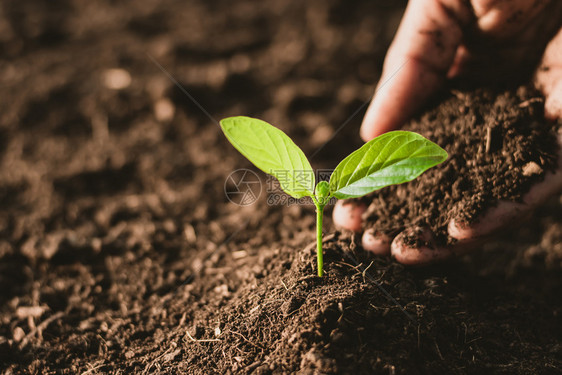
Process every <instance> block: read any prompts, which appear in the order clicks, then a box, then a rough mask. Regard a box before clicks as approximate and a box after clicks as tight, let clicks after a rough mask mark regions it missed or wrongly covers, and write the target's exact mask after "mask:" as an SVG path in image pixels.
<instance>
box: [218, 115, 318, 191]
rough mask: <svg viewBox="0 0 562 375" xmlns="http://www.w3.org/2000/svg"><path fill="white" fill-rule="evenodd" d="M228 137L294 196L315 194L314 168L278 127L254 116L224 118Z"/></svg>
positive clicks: (225, 131) (238, 148)
mask: <svg viewBox="0 0 562 375" xmlns="http://www.w3.org/2000/svg"><path fill="white" fill-rule="evenodd" d="M220 125H221V128H222V130H223V132H224V134H225V135H226V138H228V140H229V141H230V143H232V145H233V146H234V147H235V148H236V149H237V150H238V151H240V153H241V154H242V155H244V156H245V157H246V158H248V160H250V161H251V162H252V163H253V164H254V165H255V166H256V167H258V168H259V169H261V170H262V171H264V172H265V173H268V174H270V175H272V176H274V177H276V178H277V179H278V180H279V184H280V185H281V188H282V189H283V190H284V191H285V192H286V193H287V194H289V195H290V196H292V197H294V198H302V197H306V196H312V195H313V192H314V182H315V179H314V171H313V169H312V167H311V166H310V163H309V161H308V159H307V158H306V156H305V155H304V153H303V152H302V150H301V149H300V148H299V147H298V146H297V145H295V143H294V142H293V141H292V140H291V138H289V137H288V136H287V134H285V133H283V132H282V131H281V130H279V129H277V128H276V127H274V126H272V125H270V124H268V123H267V122H265V121H262V120H258V119H255V118H251V117H244V116H238V117H229V118H225V119H223V120H221V122H220Z"/></svg>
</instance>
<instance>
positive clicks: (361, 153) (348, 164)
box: [330, 131, 448, 199]
mask: <svg viewBox="0 0 562 375" xmlns="http://www.w3.org/2000/svg"><path fill="white" fill-rule="evenodd" d="M447 156H448V155H447V152H446V151H445V150H443V149H442V148H441V147H439V146H438V145H436V144H435V143H433V142H431V141H429V140H427V139H426V138H424V137H422V136H421V135H419V134H417V133H413V132H407V131H393V132H389V133H385V134H383V135H381V136H378V137H377V138H375V139H372V140H371V141H369V142H367V143H366V144H364V145H363V146H362V147H361V148H360V149H358V150H356V151H355V152H353V153H352V154H351V155H349V156H348V157H347V158H345V159H344V160H343V161H342V162H341V163H340V164H339V165H338V166H337V167H336V169H335V170H334V172H333V173H332V176H331V177H330V193H331V194H332V195H333V196H335V197H336V198H338V199H346V198H358V197H362V196H363V195H365V194H369V193H371V192H373V191H375V190H378V189H381V188H383V187H385V186H389V185H396V184H401V183H403V182H408V181H411V180H413V179H415V178H416V177H418V176H419V175H421V174H422V173H423V172H425V171H426V170H427V169H429V168H431V167H434V166H436V165H437V164H440V163H442V162H443V161H445V160H446V159H447Z"/></svg>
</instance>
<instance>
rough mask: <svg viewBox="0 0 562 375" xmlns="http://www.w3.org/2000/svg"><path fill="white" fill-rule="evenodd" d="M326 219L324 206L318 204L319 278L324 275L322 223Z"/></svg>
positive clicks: (317, 248) (317, 243)
mask: <svg viewBox="0 0 562 375" xmlns="http://www.w3.org/2000/svg"><path fill="white" fill-rule="evenodd" d="M323 219H324V205H323V204H321V203H320V204H316V252H317V261H318V262H317V263H318V276H320V277H322V276H323V275H324V257H323V254H322V221H323Z"/></svg>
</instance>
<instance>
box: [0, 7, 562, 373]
mask: <svg viewBox="0 0 562 375" xmlns="http://www.w3.org/2000/svg"><path fill="white" fill-rule="evenodd" d="M403 6H404V3H400V2H382V1H357V2H348V1H343V0H341V1H340V0H333V1H332V0H330V1H316V0H312V1H307V2H302V1H296V0H295V1H290V0H287V1H278V0H267V1H261V2H255V1H244V0H242V1H236V2H226V1H224V2H223V1H207V0H205V1H195V0H193V1H189V2H175V1H171V0H170V1H167V0H166V1H154V2H153V1H142V2H136V1H126V2H114V1H107V2H103V1H102V2H96V3H95V4H94V3H90V2H83V1H79V0H65V1H57V2H40V1H25V2H24V1H16V0H9V1H4V2H2V5H0V51H1V52H0V53H1V54H2V59H1V60H0V97H2V98H3V99H4V100H1V101H0V164H1V165H0V372H1V373H3V374H28V373H29V374H59V373H68V374H76V373H78V374H124V373H139V374H143V373H145V374H149V373H154V374H162V373H166V374H176V373H186V374H213V373H216V374H228V373H242V374H252V373H253V374H281V373H291V372H299V373H303V374H307V373H311V374H312V373H366V374H371V373H381V374H389V373H390V374H393V373H401V374H424V373H453V374H455V373H456V374H464V373H490V372H492V373H505V374H513V373H519V374H528V373H547V374H548V373H556V372H558V371H559V370H558V369H559V368H561V367H562V361H561V360H560V355H559V354H560V350H561V347H560V340H561V338H562V324H560V323H561V322H560V316H561V315H562V304H561V300H560V297H559V296H560V293H561V290H562V272H561V271H562V246H561V244H562V220H561V219H562V217H561V215H562V210H561V208H562V204H561V202H560V199H559V198H560V197H555V198H554V199H552V200H551V201H550V202H549V203H548V204H547V205H545V206H544V207H543V208H541V209H540V210H539V211H538V212H537V213H536V214H535V216H533V218H532V220H531V221H530V222H529V223H528V225H526V226H525V227H523V228H521V229H518V230H517V231H512V232H511V233H508V234H507V235H505V236H503V237H499V238H496V239H494V240H493V241H489V242H487V243H485V244H484V245H483V246H482V249H481V251H478V252H476V253H475V254H473V255H471V256H470V257H466V258H461V259H456V260H453V261H451V262H448V263H443V264H439V265H436V266H432V267H426V268H422V269H410V268H405V267H403V266H401V265H400V264H397V263H395V262H394V261H392V260H391V259H387V258H375V257H373V256H371V255H369V254H367V253H366V252H364V251H363V250H362V249H361V248H360V247H358V246H357V245H356V244H357V238H355V237H353V236H350V235H349V234H342V233H337V232H335V231H334V230H333V228H332V226H331V224H330V222H329V221H330V220H329V219H327V223H326V228H325V230H326V232H328V233H331V234H332V235H331V236H326V243H325V251H326V255H325V263H326V274H327V277H325V278H322V279H318V278H317V277H314V276H313V275H314V272H315V257H314V254H313V250H312V246H311V244H312V243H313V240H314V210H313V207H312V206H307V205H293V206H280V205H276V206H269V205H268V204H267V198H268V197H267V194H265V186H264V188H263V192H264V193H263V194H262V195H261V196H260V198H259V199H258V201H257V202H256V203H254V204H253V205H250V206H246V207H240V206H236V205H234V204H232V203H230V202H229V201H228V200H227V198H226V196H225V194H224V191H223V186H224V183H225V180H226V178H227V176H228V175H229V174H230V173H231V172H232V171H233V170H235V169H238V168H245V167H250V166H249V164H248V162H247V161H246V160H245V159H244V158H243V157H242V156H241V155H239V154H238V152H237V151H236V150H235V149H234V148H232V147H231V146H230V145H229V144H228V142H227V141H226V139H225V138H224V137H223V135H222V134H221V132H220V129H219V127H218V126H216V124H215V123H214V120H212V119H210V118H209V117H208V116H207V115H206V114H205V112H203V111H201V109H200V108H199V106H198V105H195V104H194V103H193V102H192V101H191V99H190V98H189V97H188V95H186V94H185V92H187V93H188V94H189V95H191V96H192V97H193V98H195V99H196V100H197V102H198V103H199V104H200V106H201V107H203V108H204V109H205V110H206V111H207V113H208V114H210V116H211V117H212V118H214V119H220V118H222V117H226V116H230V115H238V114H245V115H251V116H254V117H260V118H264V119H266V120H268V121H269V122H272V123H274V124H276V125H279V126H280V127H282V128H283V129H284V130H286V131H287V132H288V133H289V134H290V135H291V137H293V138H294V139H295V140H296V142H297V144H299V145H300V146H302V147H303V149H304V150H305V152H306V153H307V154H308V155H312V154H314V153H315V151H316V150H318V149H319V147H320V146H322V145H323V144H324V143H325V141H326V140H328V139H330V137H332V136H335V137H334V139H333V140H331V141H330V142H329V143H328V144H327V146H326V147H323V148H322V149H321V151H320V152H318V153H316V155H315V156H314V157H313V159H312V161H313V165H314V167H315V168H331V167H334V166H335V165H336V164H337V163H338V162H339V161H340V160H341V159H342V158H343V157H344V156H345V155H347V154H348V153H349V152H350V151H352V150H354V149H356V148H357V147H358V146H359V145H360V140H359V138H358V136H357V129H358V125H359V122H360V119H361V116H362V114H363V113H362V112H361V111H359V112H358V113H357V115H356V116H354V117H351V120H349V121H348V119H349V118H350V116H351V114H353V113H354V112H355V111H357V109H358V108H361V106H362V105H363V104H364V103H365V102H366V101H367V100H368V98H369V96H370V95H371V93H372V90H373V84H374V83H375V82H376V80H377V79H378V77H379V74H380V68H381V65H382V59H383V56H384V53H385V51H386V48H387V46H388V43H389V42H390V40H391V38H392V35H393V33H394V30H395V28H396V26H397V23H398V21H399V19H400V16H401V14H402V7H403ZM155 62H157V63H158V64H161V67H162V68H163V69H165V72H163V71H162V70H161V68H160V67H159V66H158V64H156V63H155ZM116 68H119V69H123V70H125V71H126V72H128V73H129V74H130V76H131V82H130V84H129V85H126V84H124V85H123V86H122V88H121V89H118V90H116V89H111V88H110V87H108V84H109V83H112V82H113V83H115V82H114V80H109V81H110V82H107V79H108V77H109V78H111V77H113V78H115V71H111V70H109V69H116ZM166 72H169V74H171V75H172V76H173V77H174V78H175V79H176V80H177V81H178V83H179V84H181V86H182V87H183V88H184V89H185V90H186V91H185V92H184V91H183V90H182V89H179V88H178V87H177V86H175V85H174V83H173V82H171V80H170V79H169V77H168V76H167V75H166ZM119 74H121V76H123V74H125V78H126V73H123V72H121V73H119V72H117V78H119ZM122 82H125V83H126V79H125V81H122ZM109 86H111V85H109ZM510 95H511V96H506V98H508V99H506V100H513V101H515V102H518V100H519V99H518V98H519V96H518V95H519V94H510ZM531 96H533V95H531ZM452 100H456V99H452ZM459 100H460V99H459ZM466 100H480V99H477V98H475V99H466ZM482 100H484V99H482ZM494 100H495V99H491V101H492V102H493V101H494ZM531 104H532V106H531V107H530V109H529V110H531V109H533V108H534V109H536V108H539V106H538V105H537V106H535V104H534V103H531ZM363 108H364V107H363ZM476 110H477V109H472V108H468V109H467V111H476ZM170 111H173V112H170ZM170 113H171V115H170ZM483 113H488V115H485V116H489V117H490V116H493V113H494V112H483ZM501 113H503V112H501ZM499 115H500V113H498V116H499ZM530 116H533V114H530ZM342 124H346V125H345V126H343V127H342V128H341V129H342V130H341V131H340V132H336V129H338V128H339V127H340V126H341V125H342ZM502 126H503V125H502ZM546 140H548V139H546ZM538 149H541V150H542V149H543V148H542V146H540V147H539V148H538ZM448 151H449V152H452V151H453V150H450V149H449V150H448ZM545 162H548V161H545ZM260 176H262V177H263V175H261V174H260ZM453 177H454V178H460V177H462V176H453ZM262 182H265V178H263V179H262ZM510 182H513V181H510ZM264 185H265V184H264Z"/></svg>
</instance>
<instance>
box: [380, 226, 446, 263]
mask: <svg viewBox="0 0 562 375" xmlns="http://www.w3.org/2000/svg"><path fill="white" fill-rule="evenodd" d="M409 235H415V234H414V232H413V231H406V232H402V233H400V234H398V236H396V238H395V239H394V241H392V244H391V246H390V251H391V254H392V256H393V257H394V258H395V259H396V260H397V261H398V262H399V263H402V264H405V265H426V264H431V263H434V262H437V261H440V260H443V259H446V258H449V257H450V256H451V255H452V254H453V253H452V251H451V250H450V249H448V248H444V247H434V248H430V247H429V246H426V245H413V244H409V243H408V242H407V241H406V237H408V236H409Z"/></svg>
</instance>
